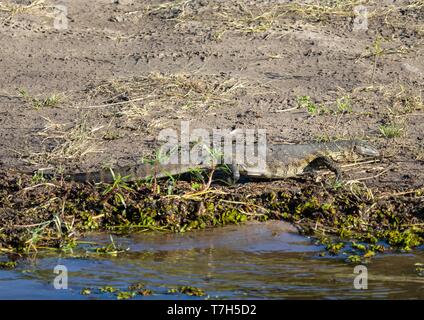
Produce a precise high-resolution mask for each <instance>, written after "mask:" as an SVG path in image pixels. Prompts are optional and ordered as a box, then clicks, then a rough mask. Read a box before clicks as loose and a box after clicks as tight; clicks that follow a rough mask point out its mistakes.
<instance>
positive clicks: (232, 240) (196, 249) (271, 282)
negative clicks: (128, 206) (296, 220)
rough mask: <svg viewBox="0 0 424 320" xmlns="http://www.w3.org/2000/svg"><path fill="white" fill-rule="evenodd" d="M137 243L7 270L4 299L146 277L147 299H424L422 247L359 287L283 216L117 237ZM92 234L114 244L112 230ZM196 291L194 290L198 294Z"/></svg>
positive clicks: (376, 265)
mask: <svg viewBox="0 0 424 320" xmlns="http://www.w3.org/2000/svg"><path fill="white" fill-rule="evenodd" d="M114 239H115V242H116V243H118V244H119V245H120V246H121V247H129V248H130V250H129V251H128V252H126V253H123V254H120V255H119V256H118V257H111V256H98V255H94V256H93V255H89V256H87V255H85V250H86V249H88V248H85V249H84V250H82V249H80V250H79V251H75V252H74V254H73V255H69V254H68V255H64V254H60V255H58V254H56V253H55V254H52V253H50V254H43V255H39V256H38V257H37V259H35V260H32V261H31V260H28V261H25V262H24V263H20V265H19V267H18V269H17V270H13V271H1V272H0V298H3V299H4V298H6V299H16V298H31V299H87V298H97V299H107V298H111V299H113V298H115V296H114V295H113V294H96V290H93V293H94V294H93V295H91V296H88V297H87V296H82V295H80V291H81V289H82V288H85V287H90V288H93V289H96V288H98V287H101V286H105V285H110V286H114V287H117V288H120V289H122V290H126V288H127V287H128V285H129V284H131V283H134V282H140V281H141V282H143V283H145V284H146V287H147V288H149V289H152V290H153V291H154V295H153V296H150V297H138V298H147V299H155V298H160V299H168V298H169V299H176V298H182V299H184V298H188V297H187V296H184V295H175V294H173V295H170V294H168V289H169V288H173V287H177V286H181V285H191V286H195V287H199V288H201V289H203V290H205V291H206V292H207V293H208V295H209V297H211V298H220V299H221V298H222V299H225V298H259V299H261V298H275V299H284V298H326V299H339V298H355V299H367V298H376V299H399V298H424V291H423V290H424V289H423V288H424V280H423V278H420V277H418V276H417V275H416V274H415V273H414V263H417V262H423V260H424V259H423V258H424V254H423V251H422V250H417V251H415V252H414V253H411V254H402V255H394V254H391V255H388V254H386V255H382V256H378V257H376V258H374V259H373V260H372V263H371V264H369V265H368V272H369V284H368V287H369V289H368V290H362V291H358V290H355V289H354V288H353V278H354V276H355V275H354V274H353V266H352V265H347V264H346V263H344V262H343V261H342V260H343V259H341V258H340V257H339V258H329V257H319V255H318V252H319V251H321V250H322V248H321V247H319V246H316V245H313V244H312V242H311V240H310V239H308V238H305V237H303V236H300V235H298V234H297V232H296V230H295V229H294V228H293V227H292V226H290V225H288V224H286V223H283V222H275V221H272V222H267V223H250V224H246V225H242V226H229V227H225V228H218V229H213V230H204V231H198V232H191V233H186V234H169V233H143V234H138V235H133V236H129V237H115V238H114ZM87 240H89V241H96V242H97V243H103V244H108V243H109V241H110V240H109V237H108V236H106V235H93V236H92V237H90V238H88V239H87ZM57 264H62V265H65V266H66V267H67V268H68V270H69V290H54V289H53V285H52V282H53V279H54V277H55V276H56V275H55V274H54V273H53V268H54V266H56V265H57ZM191 298H193V297H191Z"/></svg>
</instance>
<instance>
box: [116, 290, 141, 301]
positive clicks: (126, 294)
mask: <svg viewBox="0 0 424 320" xmlns="http://www.w3.org/2000/svg"><path fill="white" fill-rule="evenodd" d="M135 296H136V293H135V292H128V291H121V292H118V294H117V295H116V298H117V299H118V300H128V299H132V298H134V297H135Z"/></svg>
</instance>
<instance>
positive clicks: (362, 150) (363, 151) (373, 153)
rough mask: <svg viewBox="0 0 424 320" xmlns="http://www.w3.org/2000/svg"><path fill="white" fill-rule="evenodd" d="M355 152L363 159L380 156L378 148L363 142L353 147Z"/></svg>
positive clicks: (358, 142)
mask: <svg viewBox="0 0 424 320" xmlns="http://www.w3.org/2000/svg"><path fill="white" fill-rule="evenodd" d="M353 151H354V152H355V153H356V154H358V155H360V156H363V157H373V158H376V157H379V156H380V152H379V151H378V150H377V149H376V148H374V147H372V146H371V145H369V144H367V143H365V142H363V141H357V142H356V143H355V145H354V147H353Z"/></svg>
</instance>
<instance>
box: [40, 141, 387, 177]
mask: <svg viewBox="0 0 424 320" xmlns="http://www.w3.org/2000/svg"><path fill="white" fill-rule="evenodd" d="M379 155H380V153H379V151H378V150H377V149H375V148H374V147H373V146H371V145H369V144H368V143H366V142H364V141H361V140H340V141H334V142H324V143H307V144H268V145H267V146H266V165H265V166H264V167H263V168H258V167H257V165H253V166H251V165H249V164H248V161H246V163H239V164H236V163H227V165H228V166H229V167H230V169H231V171H232V173H233V180H234V182H237V181H239V179H240V178H241V177H242V178H247V179H269V180H272V179H285V178H291V177H296V176H300V175H303V174H305V173H308V172H314V170H316V169H318V168H322V167H326V168H328V169H329V170H331V171H332V172H334V173H335V175H336V179H338V180H339V179H340V178H341V170H340V167H339V164H338V162H354V161H357V160H358V159H362V158H376V157H379ZM211 168H212V163H210V162H205V163H200V164H194V165H193V164H162V163H155V164H150V163H149V164H147V163H141V164H136V165H132V166H121V167H120V166H117V167H115V168H113V169H110V168H104V169H100V170H97V171H87V172H76V173H69V174H64V175H63V178H64V179H65V180H72V181H77V182H92V183H112V182H113V181H114V180H115V177H116V176H118V175H119V176H121V177H126V178H127V181H136V180H146V179H148V178H151V177H153V176H154V177H155V178H163V177H169V176H174V175H180V174H184V173H189V172H191V171H192V170H195V169H211ZM38 172H39V173H41V174H43V175H44V176H54V175H55V172H54V171H52V170H39V171H38Z"/></svg>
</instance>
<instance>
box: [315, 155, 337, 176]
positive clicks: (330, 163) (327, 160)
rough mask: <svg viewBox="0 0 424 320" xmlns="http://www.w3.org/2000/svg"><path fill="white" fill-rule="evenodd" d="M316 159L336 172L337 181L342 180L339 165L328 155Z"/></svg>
mask: <svg viewBox="0 0 424 320" xmlns="http://www.w3.org/2000/svg"><path fill="white" fill-rule="evenodd" d="M315 161H318V162H319V163H320V164H322V165H323V166H325V167H327V168H328V170H330V171H332V172H334V174H335V175H336V181H340V180H341V177H342V173H341V171H340V167H339V166H338V165H337V163H335V162H334V161H333V160H331V159H330V158H329V157H327V156H319V157H318V158H316V159H315Z"/></svg>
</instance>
